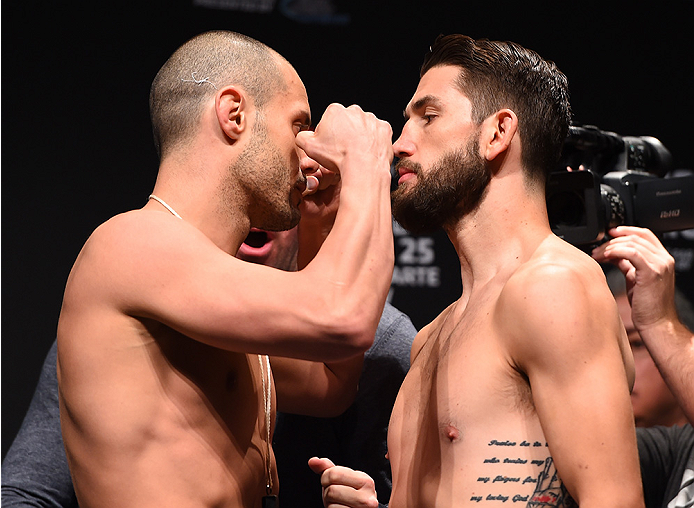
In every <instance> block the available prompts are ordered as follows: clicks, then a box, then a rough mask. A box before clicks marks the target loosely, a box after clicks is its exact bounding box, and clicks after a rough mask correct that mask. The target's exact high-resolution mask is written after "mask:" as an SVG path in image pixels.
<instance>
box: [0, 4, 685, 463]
mask: <svg viewBox="0 0 694 508" xmlns="http://www.w3.org/2000/svg"><path fill="white" fill-rule="evenodd" d="M192 2H193V0H171V1H162V0H146V1H141V2H134V1H128V0H125V1H119V2H96V1H94V2H90V3H86V2H79V1H78V2H53V1H51V2H49V1H47V0H43V1H34V2H30V1H26V2H4V3H3V6H2V15H3V21H4V23H3V28H4V34H3V35H4V41H3V42H4V45H3V50H2V57H3V58H2V71H3V77H4V79H3V81H2V136H3V137H2V141H3V143H2V170H3V171H2V183H3V187H2V189H3V194H2V198H3V201H2V212H3V216H2V276H3V281H2V282H3V285H2V297H3V298H2V304H3V305H2V455H3V457H4V455H5V452H6V450H7V448H8V447H9V445H10V443H11V440H12V439H13V437H14V435H15V433H16V431H17V429H18V427H19V425H20V423H21V419H22V417H23V414H24V412H25V411H26V408H27V407H28V403H29V400H30V397H31V394H32V392H33V390H34V387H35V383H36V380H37V376H38V372H39V370H40V366H41V362H42V359H43V356H44V355H45V353H46V352H47V350H48V348H49V346H50V344H51V342H52V341H53V339H54V337H55V329H56V322H57V318H58V314H59V311H60V305H61V298H62V290H63V287H64V284H65V281H66V278H67V276H68V273H69V270H70V267H71V265H72V263H73V261H74V259H75V257H76V256H77V254H78V252H79V249H80V248H81V246H82V244H83V242H84V241H85V240H86V238H87V237H88V235H89V234H90V232H91V231H92V230H93V229H94V228H95V227H96V226H97V225H98V224H100V223H101V222H103V221H104V220H106V219H108V218H109V217H110V216H112V215H114V214H117V213H119V212H122V211H125V210H128V209H132V208H138V207H141V206H142V205H143V204H144V202H145V201H146V199H147V196H148V194H149V192H150V190H151V188H152V185H153V183H154V179H155V174H156V169H157V159H156V156H155V152H154V148H153V145H152V141H151V133H150V127H149V117H148V107H147V99H148V91H149V84H150V82H151V80H152V78H153V77H154V75H155V73H156V72H157V70H158V68H159V66H160V65H161V64H162V63H163V62H164V61H165V60H166V58H167V57H168V56H169V55H170V54H171V53H172V52H173V50H174V49H175V48H176V47H178V46H179V45H180V44H181V43H182V42H184V41H185V40H186V39H188V38H189V37H191V36H193V35H195V34H196V33H199V32H201V31H204V30H208V29H216V28H222V29H231V30H235V31H239V32H242V33H245V34H247V35H250V36H252V37H255V38H257V39H259V40H261V41H263V42H265V43H267V44H268V45H270V46H271V47H273V48H275V49H277V50H278V51H279V52H280V53H282V54H283V55H284V56H285V57H287V58H288V59H289V61H291V62H292V63H293V64H294V65H295V67H296V68H297V70H298V72H299V74H300V75H301V76H302V78H303V80H304V82H305V84H306V87H307V89H308V93H309V99H310V101H311V105H312V109H313V115H314V117H315V118H316V119H318V118H319V117H320V115H321V113H322V111H323V110H324V109H325V107H326V106H327V105H328V104H329V103H330V102H341V103H343V104H346V105H347V104H351V103H358V104H360V105H361V106H362V107H363V108H364V109H366V110H370V111H373V112H374V113H376V114H377V115H378V116H379V117H381V118H384V119H386V120H389V121H390V122H391V123H392V125H393V129H394V131H395V133H396V135H397V133H399V131H400V128H401V126H402V110H403V108H404V106H405V105H406V103H407V101H408V100H409V98H410V97H411V95H412V93H413V92H414V90H415V88H416V84H417V81H418V68H419V65H420V63H421V59H422V56H423V55H424V53H425V51H426V50H427V48H428V46H429V44H431V42H432V41H433V39H434V37H435V36H436V35H438V34H439V33H452V32H459V33H466V34H469V35H471V36H473V37H488V38H492V39H509V40H513V41H516V42H519V43H521V44H523V45H524V46H526V47H529V48H531V49H535V50H537V51H538V52H539V53H540V54H541V55H542V56H544V57H545V58H548V59H551V60H554V61H556V62H557V64H558V65H559V67H560V69H562V70H563V71H564V72H565V73H566V74H567V76H568V77H569V82H570V85H571V90H572V103H573V109H574V113H575V119H576V121H577V122H578V123H591V124H595V125H598V126H600V127H601V128H603V129H606V130H612V131H615V132H618V133H620V134H623V135H651V136H655V137H657V138H659V139H660V140H661V141H662V142H663V143H664V144H665V146H667V147H668V148H669V149H670V150H671V151H672V153H673V155H674V158H675V164H676V166H678V167H685V168H694V156H693V155H692V146H691V145H692V142H691V139H692V134H691V131H689V127H690V126H691V121H692V118H693V117H694V115H693V113H694V109H693V108H692V97H691V95H692V92H693V91H694V87H693V86H692V85H693V84H694V73H693V72H692V64H693V63H694V59H693V57H692V50H693V49H694V45H693V43H692V35H691V25H690V23H691V19H692V16H691V15H692V7H693V2H692V0H677V1H674V0H673V1H667V0H660V1H659V2H657V4H656V3H653V4H651V5H646V4H643V3H621V2H620V3H617V2H611V1H609V0H603V1H596V2H552V3H550V2H508V4H509V5H504V4H505V2H465V1H462V0H455V1H450V2H438V1H435V0H428V1H422V2H417V1H407V2H385V1H381V2H379V1H378V0H372V1H366V0H356V1H351V2H342V3H341V2H339V1H338V0H335V1H334V2H333V4H334V5H335V6H336V7H337V11H338V13H340V14H345V15H348V16H349V18H350V22H349V23H348V24H346V25H335V24H332V25H321V24H315V23H304V22H299V21H296V20H293V19H290V17H288V16H287V15H286V14H284V13H282V12H280V9H278V8H275V9H273V11H272V12H270V13H267V14H242V13H239V12H230V11H224V10H218V9H209V8H202V7H196V6H194V5H193V3H192ZM279 2H282V3H285V4H292V2H291V1H289V2H288V1H287V0H279ZM295 3H296V2H295ZM639 5H640V7H637V6H639ZM290 6H291V5H290ZM397 245H398V249H399V251H398V257H399V264H400V265H403V264H404V265H407V264H408V263H409V264H414V265H416V264H417V263H420V264H422V265H426V264H429V265H431V264H432V260H431V259H430V257H429V256H427V252H428V250H429V249H431V246H432V245H433V246H434V248H435V253H436V261H435V262H434V264H436V263H438V264H439V265H441V266H440V270H439V271H438V272H437V275H436V277H438V279H439V283H438V286H437V287H438V289H431V288H429V289H428V291H430V293H431V294H430V295H427V296H426V297H423V298H414V297H412V295H413V294H414V293H408V292H407V287H408V286H409V289H412V288H416V287H419V288H420V289H421V290H422V291H425V289H424V288H423V286H426V285H427V284H426V283H424V282H421V280H425V279H426V277H429V276H430V275H431V274H428V272H427V273H423V272H421V271H420V272H416V271H415V272H412V271H411V272H407V273H404V272H402V271H401V273H399V276H400V280H401V281H404V282H402V284H401V286H398V287H395V291H394V295H393V301H394V303H395V304H396V305H397V306H398V307H400V308H401V309H402V310H404V311H406V312H408V313H410V314H411V315H412V316H413V320H414V321H415V324H416V325H417V326H418V327H421V326H422V325H423V324H424V323H426V322H428V321H429V320H430V319H431V318H433V317H434V316H435V315H436V314H437V313H438V312H439V311H440V310H441V308H442V307H443V306H445V305H446V304H448V303H449V302H450V301H452V299H453V298H454V297H455V294H456V292H457V291H459V288H456V280H459V275H458V273H457V269H456V265H455V257H454V256H452V255H451V254H452V253H451V252H450V251H448V250H447V249H448V248H449V247H448V245H447V242H446V240H445V237H442V236H437V237H436V238H434V239H433V240H432V243H427V242H426V241H425V242H424V243H421V242H420V241H419V240H417V241H416V242H414V243H412V242H410V243H409V244H408V245H403V244H402V239H400V240H399V243H398V244H397ZM406 249H410V250H409V251H407V252H408V255H409V256H410V258H409V260H408V259H400V258H402V256H401V254H402V252H403V250H406ZM413 249H414V250H413ZM413 253H414V258H413V257H412V255H413ZM685 262H686V260H685ZM689 263H690V264H691V259H690V260H689ZM408 274H409V275H408ZM417 274H418V275H417ZM408 276H411V277H410V279H408ZM412 277H415V279H412ZM416 277H420V278H421V280H420V282H417V280H416ZM408 280H409V282H408ZM427 280H430V279H427ZM458 284H459V282H458ZM429 286H431V284H429Z"/></svg>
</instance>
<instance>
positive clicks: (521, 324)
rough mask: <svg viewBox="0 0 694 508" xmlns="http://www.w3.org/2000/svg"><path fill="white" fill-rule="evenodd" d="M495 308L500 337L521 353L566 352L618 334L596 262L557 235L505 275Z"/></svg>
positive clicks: (612, 304) (616, 319)
mask: <svg viewBox="0 0 694 508" xmlns="http://www.w3.org/2000/svg"><path fill="white" fill-rule="evenodd" d="M496 311H497V316H496V318H497V319H496V322H497V323H498V324H499V326H501V327H502V329H503V333H502V336H504V337H507V338H508V339H509V340H510V342H509V345H510V347H511V348H512V350H513V351H515V355H514V356H519V357H524V356H528V355H533V354H535V353H537V352H538V351H547V350H548V349H552V350H553V351H555V352H557V353H558V354H567V355H570V354H572V353H575V352H577V351H578V350H583V349H584V348H590V347H593V346H596V344H598V343H600V342H601V341H603V339H604V337H605V336H606V334H610V335H612V336H615V335H619V326H620V321H619V317H618V313H617V310H616V304H615V302H614V298H613V297H612V295H611V293H610V291H609V289H608V287H607V284H606V282H605V277H604V275H603V272H602V270H601V269H600V267H599V265H598V264H597V263H596V262H595V261H594V260H592V259H591V258H590V257H589V256H587V255H586V254H584V253H582V252H581V251H579V250H578V249H575V248H574V247H572V246H570V245H568V244H565V242H563V241H561V240H559V239H554V240H552V241H551V242H550V243H548V244H547V245H544V246H543V248H542V249H538V252H536V253H535V255H534V256H533V257H532V258H531V259H530V260H528V262H526V263H524V264H523V265H522V266H521V267H520V268H519V269H518V270H517V271H516V272H515V273H514V274H513V275H512V276H511V277H510V278H509V280H508V281H507V283H506V284H505V286H504V288H503V290H502V291H501V294H500V297H499V301H498V305H497V309H496ZM543 356H546V355H543Z"/></svg>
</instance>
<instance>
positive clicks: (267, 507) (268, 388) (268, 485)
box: [149, 194, 277, 508]
mask: <svg viewBox="0 0 694 508" xmlns="http://www.w3.org/2000/svg"><path fill="white" fill-rule="evenodd" d="M149 199H153V200H154V201H156V202H157V203H159V204H160V205H162V206H163V207H164V208H166V209H167V210H168V211H169V212H171V214H172V215H173V216H174V217H176V218H178V219H181V220H183V218H182V217H181V216H180V215H178V214H177V213H176V210H174V209H173V208H171V207H170V206H169V205H168V204H167V203H166V201H164V200H163V199H161V198H160V197H158V196H155V195H154V194H150V196H149ZM263 358H265V365H263ZM258 361H259V362H260V377H261V379H262V383H263V406H264V409H265V430H266V435H265V436H266V441H265V443H266V445H267V452H266V454H265V456H264V457H263V459H264V462H265V492H266V495H265V496H263V508H274V507H276V506H277V496H274V495H272V464H271V462H270V415H271V409H272V382H271V379H270V373H271V370H270V357H269V356H267V355H258ZM266 372H267V382H265V377H266V374H265V373H266Z"/></svg>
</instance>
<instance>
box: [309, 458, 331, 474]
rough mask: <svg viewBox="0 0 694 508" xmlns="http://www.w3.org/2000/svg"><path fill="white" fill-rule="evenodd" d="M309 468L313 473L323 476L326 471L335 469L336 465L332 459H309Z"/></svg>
mask: <svg viewBox="0 0 694 508" xmlns="http://www.w3.org/2000/svg"><path fill="white" fill-rule="evenodd" d="M308 467H310V468H311V471H313V472H314V473H316V474H321V473H323V471H325V470H326V469H330V468H331V467H335V464H333V462H332V461H331V460H330V459H319V458H318V457H311V458H310V459H308Z"/></svg>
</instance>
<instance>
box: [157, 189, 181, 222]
mask: <svg viewBox="0 0 694 508" xmlns="http://www.w3.org/2000/svg"><path fill="white" fill-rule="evenodd" d="M149 199H153V200H154V201H156V202H157V203H159V204H160V205H162V206H163V207H164V208H166V209H167V210H168V211H170V212H171V213H172V214H173V216H174V217H176V218H177V219H180V218H181V216H180V215H178V214H177V213H176V210H174V209H173V208H171V207H170V206H169V205H167V204H166V201H164V200H163V199H161V198H160V197H157V196H155V195H154V194H150V195H149Z"/></svg>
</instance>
